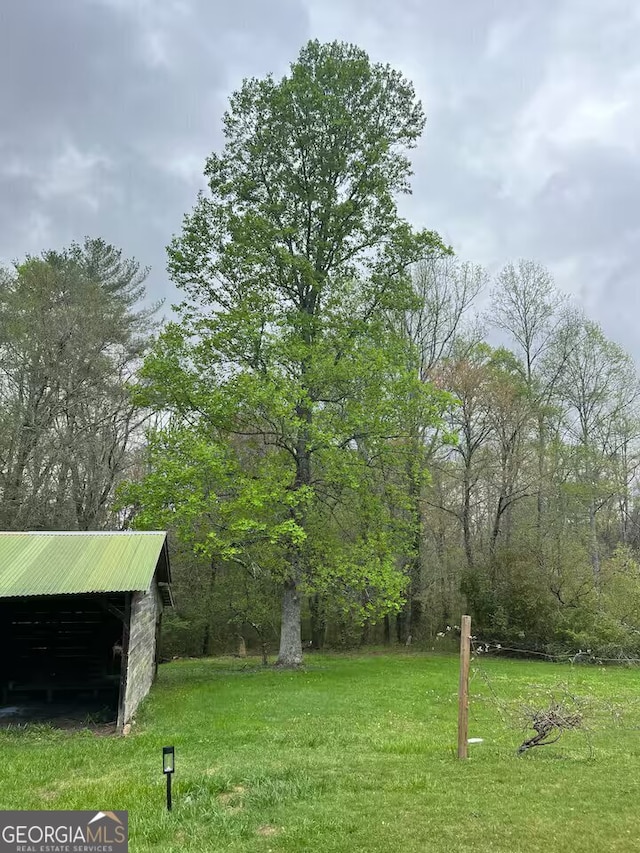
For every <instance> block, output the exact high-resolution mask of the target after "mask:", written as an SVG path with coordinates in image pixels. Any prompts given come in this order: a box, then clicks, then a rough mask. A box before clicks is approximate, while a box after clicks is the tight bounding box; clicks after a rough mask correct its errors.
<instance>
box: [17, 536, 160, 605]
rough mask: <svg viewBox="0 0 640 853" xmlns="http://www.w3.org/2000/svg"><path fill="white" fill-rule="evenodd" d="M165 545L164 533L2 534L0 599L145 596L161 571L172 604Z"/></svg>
mask: <svg viewBox="0 0 640 853" xmlns="http://www.w3.org/2000/svg"><path fill="white" fill-rule="evenodd" d="M166 539H167V536H166V533H164V532H162V531H154V532H148V533H147V532H144V533H142V532H129V531H126V532H105V533H97V532H96V533H94V532H88V533H85V532H84V531H82V532H66V531H64V532H62V531H60V532H59V531H55V532H53V531H52V532H34V533H30V532H29V533H26V532H24V533H22V532H21V533H3V532H0V598H9V597H17V596H25V595H62V594H67V593H69V594H71V593H88V592H133V591H146V590H148V589H149V588H150V586H151V582H152V580H153V576H154V574H155V571H156V568H157V569H158V581H159V582H160V584H161V585H162V588H163V589H164V590H165V594H164V595H163V598H165V600H167V599H170V597H171V595H170V592H169V587H168V584H169V583H170V581H171V576H170V570H169V557H168V552H167V545H166ZM167 603H169V602H168V601H167Z"/></svg>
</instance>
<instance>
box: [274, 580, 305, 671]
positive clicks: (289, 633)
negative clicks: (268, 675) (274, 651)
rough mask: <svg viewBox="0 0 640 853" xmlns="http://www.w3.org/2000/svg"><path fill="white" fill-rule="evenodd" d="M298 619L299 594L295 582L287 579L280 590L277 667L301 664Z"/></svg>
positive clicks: (299, 613)
mask: <svg viewBox="0 0 640 853" xmlns="http://www.w3.org/2000/svg"><path fill="white" fill-rule="evenodd" d="M300 617H301V601H300V593H299V592H298V588H297V584H296V582H295V580H292V579H289V580H287V581H285V583H284V588H283V590H282V623H281V626H280V652H279V654H278V660H277V662H276V665H277V666H288V667H297V666H300V664H301V663H302V637H301V632H300Z"/></svg>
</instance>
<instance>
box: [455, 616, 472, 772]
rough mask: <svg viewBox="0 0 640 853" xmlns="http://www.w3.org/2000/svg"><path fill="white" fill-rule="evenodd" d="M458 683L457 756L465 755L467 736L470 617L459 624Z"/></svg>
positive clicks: (463, 756) (466, 617) (464, 756)
mask: <svg viewBox="0 0 640 853" xmlns="http://www.w3.org/2000/svg"><path fill="white" fill-rule="evenodd" d="M460 629H461V630H460V685H459V687H458V758H466V757H467V749H468V737H469V661H470V659H471V617H470V616H463V617H462V624H461V625H460Z"/></svg>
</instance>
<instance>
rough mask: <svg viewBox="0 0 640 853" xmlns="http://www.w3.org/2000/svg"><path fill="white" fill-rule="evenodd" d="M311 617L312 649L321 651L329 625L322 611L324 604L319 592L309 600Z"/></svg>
mask: <svg viewBox="0 0 640 853" xmlns="http://www.w3.org/2000/svg"><path fill="white" fill-rule="evenodd" d="M309 616H310V621H311V648H313V649H316V650H319V649H321V648H322V647H323V646H324V638H325V634H326V630H327V624H326V622H325V618H324V613H323V610H322V602H321V601H320V596H319V595H318V593H317V592H316V593H315V595H312V596H310V598H309Z"/></svg>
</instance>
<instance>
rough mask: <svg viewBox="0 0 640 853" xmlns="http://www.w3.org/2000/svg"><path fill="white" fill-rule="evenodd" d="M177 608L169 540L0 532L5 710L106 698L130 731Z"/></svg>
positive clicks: (0, 669)
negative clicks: (166, 624) (164, 621)
mask: <svg viewBox="0 0 640 853" xmlns="http://www.w3.org/2000/svg"><path fill="white" fill-rule="evenodd" d="M172 604H173V600H172V597H171V571H170V567H169V553H168V549H167V536H166V533H164V532H156V531H154V532H144V533H143V532H128V531H127V532H99V533H98V532H67V531H64V532H58V531H55V532H33V533H31V532H20V533H4V532H0V642H1V644H2V645H1V648H2V654H1V655H0V690H1V691H2V700H3V703H4V704H5V705H6V704H7V703H8V702H17V701H21V700H33V699H35V700H41V701H46V702H49V703H51V702H54V701H58V700H59V699H65V700H70V701H72V700H73V699H74V697H77V699H78V700H80V699H81V697H83V696H88V695H90V696H93V697H100V698H102V697H104V700H105V703H108V704H109V705H111V706H112V707H113V710H114V712H115V711H116V710H117V724H118V729H119V730H122V728H123V727H124V725H125V724H126V723H128V722H129V721H130V719H131V717H132V716H133V714H134V712H135V710H136V708H137V707H138V705H139V704H140V702H141V701H142V699H144V697H145V696H146V695H147V693H148V692H149V689H150V687H151V684H152V682H153V679H154V677H155V674H156V670H157V650H158V639H159V633H160V622H161V617H162V611H163V608H164V607H166V606H172Z"/></svg>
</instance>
